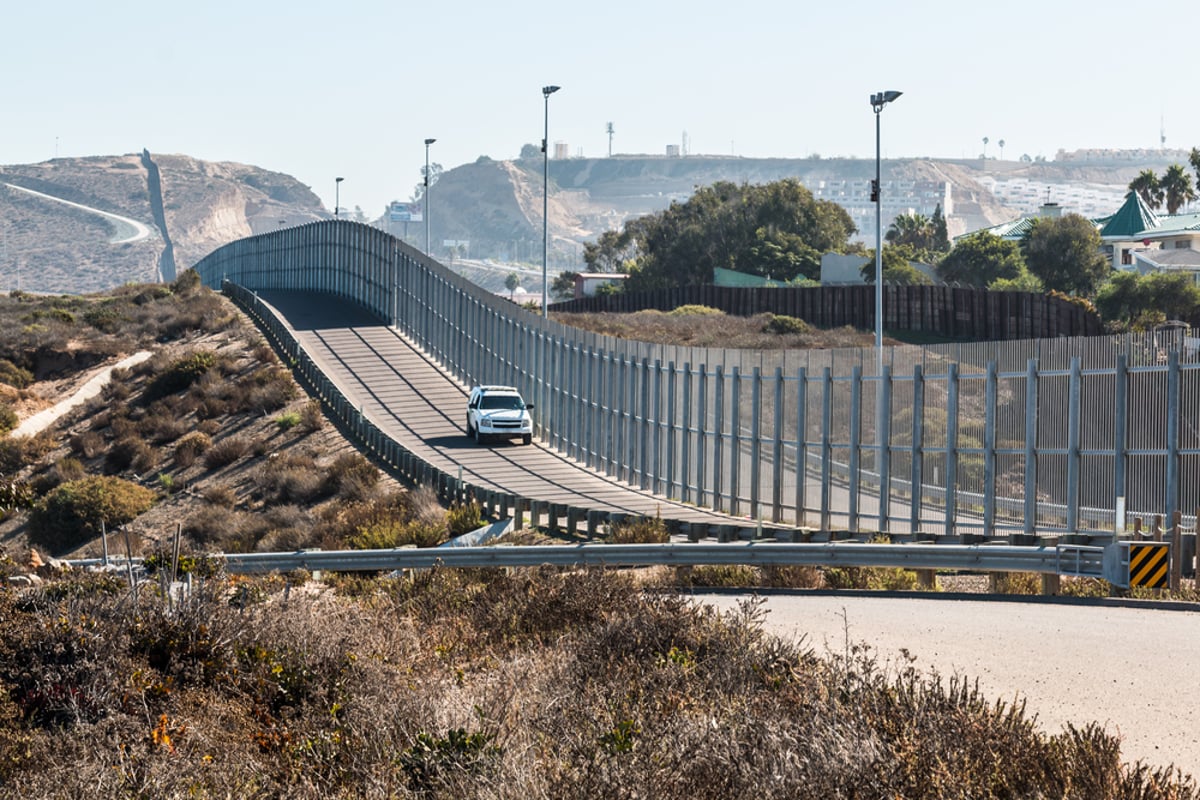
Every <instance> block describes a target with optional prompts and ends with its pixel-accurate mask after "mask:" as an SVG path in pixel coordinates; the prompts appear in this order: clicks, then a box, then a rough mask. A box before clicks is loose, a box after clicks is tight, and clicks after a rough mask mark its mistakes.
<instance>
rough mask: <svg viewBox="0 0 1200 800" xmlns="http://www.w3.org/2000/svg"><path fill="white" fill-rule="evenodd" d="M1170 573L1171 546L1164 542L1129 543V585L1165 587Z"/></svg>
mask: <svg viewBox="0 0 1200 800" xmlns="http://www.w3.org/2000/svg"><path fill="white" fill-rule="evenodd" d="M1170 575H1171V546H1170V545H1169V544H1167V543H1166V542H1130V543H1129V585H1130V586H1144V587H1146V588H1148V589H1166V588H1167V586H1168V583H1169V581H1170Z"/></svg>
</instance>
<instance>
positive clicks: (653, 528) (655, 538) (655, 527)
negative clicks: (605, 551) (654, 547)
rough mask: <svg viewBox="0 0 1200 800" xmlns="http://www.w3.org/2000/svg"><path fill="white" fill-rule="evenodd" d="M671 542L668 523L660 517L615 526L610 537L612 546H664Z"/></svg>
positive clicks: (640, 519) (645, 518)
mask: <svg viewBox="0 0 1200 800" xmlns="http://www.w3.org/2000/svg"><path fill="white" fill-rule="evenodd" d="M670 540H671V534H670V533H669V532H668V531H667V526H666V523H664V522H663V521H662V519H661V518H659V517H655V518H654V519H650V518H649V517H640V518H638V519H634V520H629V521H627V522H624V523H621V524H620V525H617V526H615V527H614V528H613V530H612V532H611V533H610V534H609V536H608V541H609V542H610V543H612V544H664V543H666V542H669V541H670Z"/></svg>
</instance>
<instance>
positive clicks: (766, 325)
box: [552, 309, 873, 350]
mask: <svg viewBox="0 0 1200 800" xmlns="http://www.w3.org/2000/svg"><path fill="white" fill-rule="evenodd" d="M684 310H686V309H684ZM678 311H680V309H676V311H673V312H663V311H637V312H634V313H632V314H614V313H597V314H553V315H552V316H553V317H554V320H555V321H556V322H561V323H562V324H564V325H570V326H572V327H575V328H582V329H583V330H587V331H591V332H593V333H601V334H605V335H607V336H614V337H616V338H618V339H633V340H636V341H641V342H655V343H657V344H672V345H683V346H687V347H728V348H746V349H753V350H777V349H783V348H800V349H829V348H835V347H870V346H871V344H872V341H873V340H872V338H871V334H869V333H863V332H861V331H856V330H854V329H853V328H849V327H847V328H836V329H833V330H822V329H820V328H809V329H807V330H805V329H804V328H803V326H798V325H791V324H787V323H786V322H781V321H780V319H781V318H778V317H776V316H775V315H773V314H756V315H755V316H752V317H735V316H731V315H729V314H725V313H723V312H720V311H716V312H715V313H713V312H714V310H713V309H708V310H707V313H706V312H703V311H700V310H698V309H697V310H696V311H695V313H677V312H678ZM782 319H783V320H787V319H790V318H782ZM775 331H783V332H780V333H777V332H775ZM792 331H797V332H792Z"/></svg>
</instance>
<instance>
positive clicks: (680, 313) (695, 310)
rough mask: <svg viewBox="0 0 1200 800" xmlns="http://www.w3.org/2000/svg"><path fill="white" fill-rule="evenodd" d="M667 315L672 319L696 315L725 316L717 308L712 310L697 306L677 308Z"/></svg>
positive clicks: (709, 307) (710, 307)
mask: <svg viewBox="0 0 1200 800" xmlns="http://www.w3.org/2000/svg"><path fill="white" fill-rule="evenodd" d="M668 313H669V314H670V315H671V316H673V317H688V316H697V315H705V316H711V317H723V316H725V312H724V311H722V310H721V309H719V308H713V307H712V306H698V305H684V306H679V307H678V308H674V309H672V310H671V311H670V312H668Z"/></svg>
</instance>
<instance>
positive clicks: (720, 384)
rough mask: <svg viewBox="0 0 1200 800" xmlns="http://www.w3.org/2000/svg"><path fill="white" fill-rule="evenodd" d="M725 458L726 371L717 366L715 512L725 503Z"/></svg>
mask: <svg viewBox="0 0 1200 800" xmlns="http://www.w3.org/2000/svg"><path fill="white" fill-rule="evenodd" d="M724 456H725V369H724V366H723V365H721V364H717V367H716V369H715V370H714V374H713V463H712V495H713V501H712V507H713V510H714V511H723V510H724V509H725V502H724V500H723V499H722V493H721V489H722V488H723V484H724V481H723V480H722V479H723V478H724V474H723V472H722V470H723V468H724Z"/></svg>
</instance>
